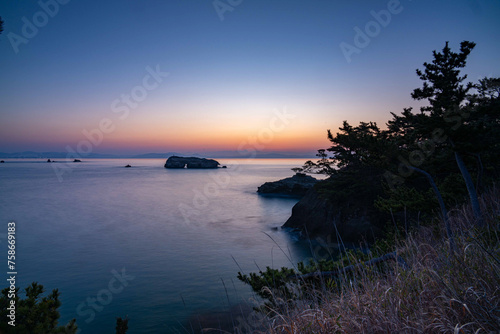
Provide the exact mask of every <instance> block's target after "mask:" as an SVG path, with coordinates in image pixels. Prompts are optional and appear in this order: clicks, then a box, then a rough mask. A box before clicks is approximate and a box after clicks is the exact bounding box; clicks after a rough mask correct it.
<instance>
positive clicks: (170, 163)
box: [165, 156, 219, 169]
mask: <svg viewBox="0 0 500 334" xmlns="http://www.w3.org/2000/svg"><path fill="white" fill-rule="evenodd" d="M218 166H219V162H217V161H215V160H212V159H204V158H195V157H188V158H185V157H177V156H171V157H170V158H168V159H167V162H166V163H165V168H195V169H196V168H199V169H200V168H217V167H218Z"/></svg>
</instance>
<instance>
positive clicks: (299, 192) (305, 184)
mask: <svg viewBox="0 0 500 334" xmlns="http://www.w3.org/2000/svg"><path fill="white" fill-rule="evenodd" d="M317 182H318V180H317V179H315V178H314V177H312V176H309V175H306V174H303V173H297V174H295V175H294V176H292V177H288V178H286V179H282V180H279V181H275V182H266V183H264V184H263V185H261V186H260V187H259V188H258V189H257V192H258V193H259V194H276V195H288V196H293V197H303V196H304V195H305V194H306V193H307V191H308V190H309V189H311V188H312V187H313V186H314V185H315V184H316V183H317Z"/></svg>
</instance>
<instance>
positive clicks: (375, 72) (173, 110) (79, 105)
mask: <svg viewBox="0 0 500 334" xmlns="http://www.w3.org/2000/svg"><path fill="white" fill-rule="evenodd" d="M59 1H60V2H56V0H41V1H40V2H37V1H2V2H1V4H0V16H1V17H2V19H3V20H4V22H5V23H4V32H3V33H2V34H1V35H0V69H1V75H0V152H18V151H28V150H31V151H58V152H65V151H66V149H67V147H68V146H69V147H72V148H74V149H76V148H77V146H78V144H79V143H82V141H85V140H88V138H87V137H86V135H85V134H84V133H85V131H87V132H90V133H92V134H94V137H93V138H94V141H95V143H94V144H92V148H91V149H92V152H94V153H119V154H125V153H127V154H129V153H134V154H135V153H147V152H168V151H177V152H181V153H182V152H210V151H220V150H229V151H236V150H237V149H238V148H239V147H241V146H242V145H243V146H245V145H247V146H248V145H252V144H251V141H252V139H251V138H254V139H253V140H256V142H257V145H259V149H262V150H264V151H287V152H304V153H308V152H310V153H314V152H315V151H316V149H318V148H327V147H329V142H328V140H327V138H326V130H327V129H332V130H333V131H335V130H337V129H338V127H339V126H340V125H341V123H342V121H343V120H348V121H349V122H351V124H357V123H358V122H359V121H370V120H372V121H376V122H378V123H379V124H380V125H383V124H385V122H386V121H387V119H388V118H389V112H391V111H392V112H396V113H398V112H400V111H402V110H403V108H404V107H409V106H414V107H418V106H419V104H418V103H417V102H416V101H413V100H412V99H411V97H410V93H411V91H412V90H413V89H414V88H417V87H420V86H421V83H420V80H419V79H418V77H417V76H416V74H415V69H416V68H422V64H423V63H424V62H425V61H431V60H432V50H436V49H437V50H441V49H442V48H443V46H444V44H445V42H446V41H449V42H450V46H451V47H452V49H454V50H458V48H459V44H460V42H461V41H463V40H469V41H474V42H476V43H477V46H476V48H475V50H474V51H473V53H472V54H471V56H470V58H469V61H468V66H467V69H466V71H465V73H467V74H468V75H469V79H470V80H471V81H477V80H478V79H479V78H482V77H485V76H490V77H491V76H493V77H495V76H500V66H499V62H500V19H499V18H500V1H498V0H488V1H486V0H485V1H474V0H445V1H424V0H413V1H411V0H401V1H400V2H398V1H396V0H390V1H387V0H383V1H378V0H377V1H373V0H372V1H355V0H351V1H334V0H310V1H306V0H302V1H296V0H280V1H278V0H266V1H264V0H220V1H215V2H214V1H212V0H203V1H202V0H142V1H140V0H119V1H118V0H108V1H96V0H90V1H76V0H71V1H68V0H64V1H63V0H59ZM61 3H62V4H61ZM214 4H215V5H217V8H216V6H214ZM44 8H45V11H44ZM388 8H389V10H391V11H392V12H393V13H392V14H391V16H390V18H389V17H388V16H387V15H385V16H384V14H383V13H387V12H382V13H381V12H380V11H382V10H385V11H387V10H388ZM46 12H49V13H48V14H46ZM373 13H378V14H377V15H379V20H380V23H377V24H374V22H376V18H375V16H376V15H375V16H374V14H373ZM389 13H390V12H389ZM371 21H373V22H372V23H370V22H371ZM367 24H368V26H367ZM37 25H38V27H37ZM356 27H358V28H359V29H361V31H363V32H365V30H366V28H367V27H368V29H369V31H368V33H369V35H371V36H372V37H370V36H368V38H369V41H367V40H362V38H358V40H355V36H356V34H357V33H356V30H355V28H356ZM377 27H378V28H377ZM33 28H35V29H36V30H34V29H33ZM370 29H371V30H370ZM356 42H357V45H358V46H359V47H358V48H357V52H355V53H352V54H350V55H349V56H348V57H346V55H345V53H344V52H343V51H342V49H341V47H340V46H341V44H342V43H346V44H343V45H344V46H345V45H347V44H349V45H352V46H353V47H356ZM157 69H159V71H160V72H162V73H165V72H168V73H169V74H168V76H162V77H161V78H160V81H161V82H160V81H157V80H155V79H154V77H153V76H151V74H150V72H151V71H154V70H157ZM145 87H146V88H147V89H146V88H145ZM144 92H146V95H144V94H143V93H144ZM134 94H135V95H134ZM141 94H142V95H141ZM124 96H125V98H126V96H130V98H131V99H132V100H130V101H131V102H130V101H129V103H131V104H127V102H125V101H124ZM134 96H135V100H134ZM276 112H280V113H284V112H286V113H287V114H290V115H293V119H292V118H290V119H289V121H287V122H282V123H279V121H276V119H275V118H276V117H277V116H276ZM276 122H278V123H276ZM285 123H286V124H285ZM276 124H278V125H279V126H277V125H276ZM282 125H283V126H282ZM100 126H101V127H103V128H105V129H106V133H104V132H102V131H101V130H97V129H99V127H100ZM96 131H101V132H102V138H101V137H100V135H97V134H96ZM259 136H260V137H259ZM259 138H260V139H259Z"/></svg>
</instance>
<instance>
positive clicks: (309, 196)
mask: <svg viewBox="0 0 500 334" xmlns="http://www.w3.org/2000/svg"><path fill="white" fill-rule="evenodd" d="M377 177H378V176H377V173H373V171H369V170H363V171H359V170H357V171H351V172H349V173H343V175H342V176H339V175H336V176H332V177H330V178H329V179H327V180H322V181H319V182H317V183H316V184H315V185H314V187H313V188H311V189H310V190H308V191H307V193H306V194H305V196H304V197H303V198H302V199H301V200H300V201H299V202H298V203H297V204H295V206H294V207H293V208H292V215H291V216H290V218H289V219H288V220H287V221H286V222H285V224H284V225H283V227H288V228H293V229H296V230H298V231H300V232H301V233H302V235H303V236H305V237H308V238H313V237H326V236H331V237H332V238H333V240H337V232H338V234H339V236H340V237H341V238H342V240H344V241H348V242H359V241H362V240H368V241H370V240H373V239H374V238H376V237H377V236H380V235H381V233H382V227H383V225H384V222H385V221H386V220H387V217H386V216H385V215H384V214H383V213H381V212H379V211H378V210H377V209H376V208H375V207H374V205H373V202H374V201H375V199H376V198H377V196H378V194H379V193H380V191H381V188H379V187H375V188H373V187H372V188H370V187H364V188H360V187H353V185H352V179H353V178H356V179H357V181H358V182H359V181H360V180H365V181H367V182H368V181H369V180H370V179H372V178H377Z"/></svg>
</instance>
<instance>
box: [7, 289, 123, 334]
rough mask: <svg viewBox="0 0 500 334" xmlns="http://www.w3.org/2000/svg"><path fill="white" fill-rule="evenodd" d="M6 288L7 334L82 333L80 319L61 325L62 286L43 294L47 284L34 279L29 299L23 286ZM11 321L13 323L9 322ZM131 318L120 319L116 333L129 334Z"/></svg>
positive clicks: (29, 290)
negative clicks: (60, 298) (22, 290)
mask: <svg viewBox="0 0 500 334" xmlns="http://www.w3.org/2000/svg"><path fill="white" fill-rule="evenodd" d="M12 292H13V290H10V288H6V289H3V290H2V292H1V295H0V318H1V319H2V321H0V333H6V334H17V333H19V334H26V333H30V334H57V333H64V334H76V333H78V332H79V330H78V326H77V324H76V319H72V320H71V321H69V322H68V323H67V324H66V325H63V326H60V325H59V317H60V314H59V307H60V306H61V301H60V300H59V296H60V295H61V293H60V292H59V290H58V289H54V290H52V292H51V293H50V294H49V295H47V296H43V294H44V292H45V289H44V287H43V285H41V284H38V283H37V282H33V283H32V284H31V285H30V286H28V287H27V288H26V289H25V293H26V295H25V298H24V299H22V298H20V297H19V288H16V290H15V296H12V294H13V293H12ZM9 322H10V323H9ZM127 330H128V319H127V318H125V319H122V318H119V317H118V318H116V334H126V332H127Z"/></svg>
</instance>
